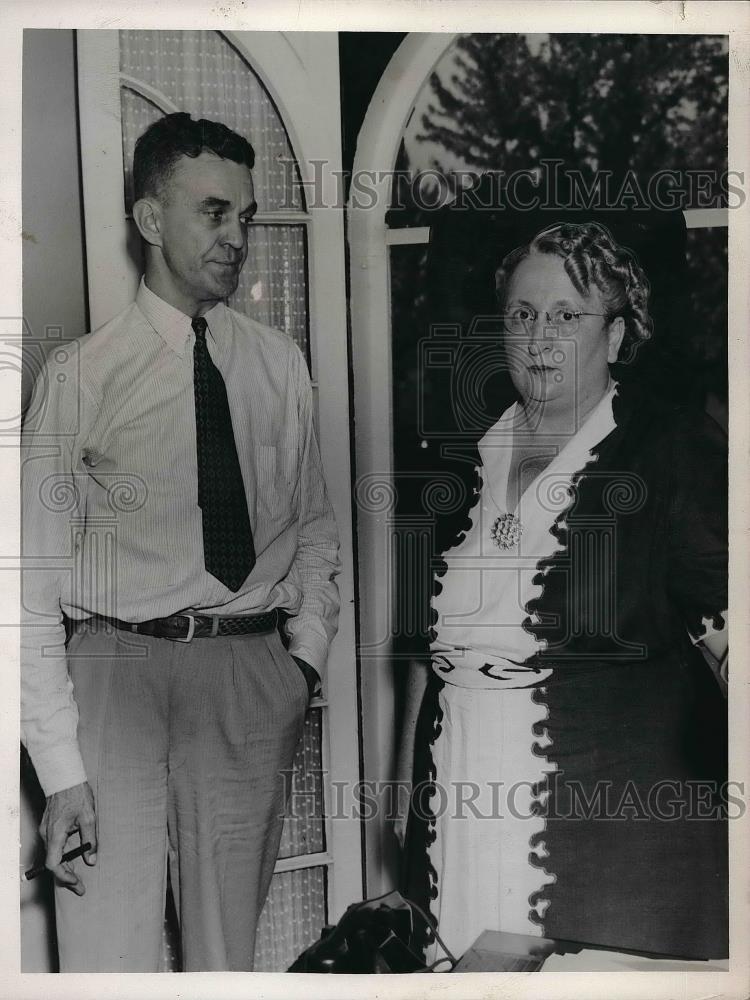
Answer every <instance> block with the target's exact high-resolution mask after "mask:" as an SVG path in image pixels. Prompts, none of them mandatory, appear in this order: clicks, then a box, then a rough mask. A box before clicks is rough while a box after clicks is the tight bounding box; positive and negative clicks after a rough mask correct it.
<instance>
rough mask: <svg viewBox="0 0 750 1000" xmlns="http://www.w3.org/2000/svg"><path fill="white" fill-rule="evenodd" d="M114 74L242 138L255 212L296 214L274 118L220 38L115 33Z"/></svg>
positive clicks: (292, 167) (255, 82) (288, 162)
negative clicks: (250, 164) (250, 154)
mask: <svg viewBox="0 0 750 1000" xmlns="http://www.w3.org/2000/svg"><path fill="white" fill-rule="evenodd" d="M120 71H121V72H122V73H125V74H127V75H128V76H131V77H133V78H135V79H136V80H138V81H141V82H143V83H145V84H147V85H149V86H150V87H153V88H154V89H155V90H157V91H159V92H160V93H161V94H163V95H164V96H165V97H166V98H167V99H168V100H169V101H170V102H171V103H172V105H173V106H174V107H176V108H178V109H179V110H180V111H188V112H189V113H190V114H191V115H192V116H193V117H194V118H208V119H210V120H212V121H219V122H223V124H225V125H227V126H228V127H229V128H231V129H234V130H235V131H236V132H239V134H240V135H244V136H245V137H246V138H247V139H248V140H249V141H250V143H251V144H252V145H253V147H254V149H255V154H256V160H255V168H254V170H253V178H254V181H255V198H256V201H257V202H258V208H259V210H260V211H261V212H269V211H273V210H282V209H283V210H285V211H291V210H293V209H301V208H303V200H302V188H301V185H300V179H299V171H298V169H297V165H296V162H295V161H294V157H293V154H292V148H291V146H290V144H289V139H288V137H287V134H286V130H285V128H284V125H283V123H282V121H281V118H280V117H279V113H278V111H277V110H276V108H275V106H274V104H273V101H272V100H271V98H270V97H269V95H268V93H267V92H266V89H265V87H264V86H263V84H262V83H261V81H260V80H259V79H258V77H257V76H256V74H255V73H254V72H253V70H252V69H251V68H250V66H249V65H248V64H247V62H245V60H244V59H243V58H242V56H241V55H240V54H239V53H238V52H237V51H236V50H235V49H234V48H233V47H232V45H231V44H230V43H229V42H228V41H227V40H226V38H224V36H223V35H222V34H221V33H220V32H218V31H139V30H134V31H121V32H120ZM124 152H125V153H127V152H128V150H127V149H124ZM131 157H132V151H131ZM126 162H130V161H129V159H128V157H127V156H126Z"/></svg>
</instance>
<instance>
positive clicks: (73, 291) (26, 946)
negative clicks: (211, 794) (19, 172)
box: [21, 29, 87, 972]
mask: <svg viewBox="0 0 750 1000" xmlns="http://www.w3.org/2000/svg"><path fill="white" fill-rule="evenodd" d="M75 88H76V71H75V32H73V31H67V30H59V31H56V30H28V29H27V30H26V31H24V40H23V97H22V102H23V234H24V241H23V311H24V318H25V320H26V324H27V327H26V333H27V336H28V337H29V343H30V344H33V343H34V342H42V343H43V342H44V340H45V329H46V328H47V327H50V326H55V327H61V328H62V333H61V335H62V336H63V337H77V336H80V335H81V334H82V333H85V332H86V329H87V316H86V285H85V265H84V246H83V228H82V216H81V196H80V171H79V166H78V126H77V113H76V89H75ZM33 356H34V352H33V351H32V352H29V354H28V357H30V358H31V357H33ZM30 372H31V366H28V365H27V366H26V368H25V370H24V380H23V392H24V402H26V401H27V399H28V393H29V391H30V388H31V374H30ZM43 805H44V799H43V796H42V795H41V791H40V789H39V787H38V785H37V783H36V779H35V778H34V775H33V771H31V769H30V768H29V767H24V768H23V769H22V778H21V863H22V864H23V866H24V867H29V866H30V865H31V864H32V863H33V862H34V861H35V860H36V859H37V858H38V857H39V852H40V851H41V843H40V840H39V837H38V835H37V826H38V823H39V820H40V818H41V814H40V810H41V808H43ZM50 895H51V885H50V881H49V878H48V877H45V876H43V877H42V878H40V879H37V881H36V882H33V883H24V884H23V886H22V890H21V952H22V953H21V963H22V969H23V971H24V972H48V971H51V970H52V969H53V968H54V963H55V951H54V946H53V944H52V928H53V921H52V912H51V905H50Z"/></svg>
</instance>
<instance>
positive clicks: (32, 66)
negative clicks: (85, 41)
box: [22, 29, 87, 392]
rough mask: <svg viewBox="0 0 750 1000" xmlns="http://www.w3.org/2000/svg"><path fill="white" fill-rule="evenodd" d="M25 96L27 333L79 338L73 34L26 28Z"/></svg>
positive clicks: (80, 252)
mask: <svg viewBox="0 0 750 1000" xmlns="http://www.w3.org/2000/svg"><path fill="white" fill-rule="evenodd" d="M22 101H23V133H22V135H23V236H24V240H23V311H24V318H25V320H26V323H27V324H28V326H27V331H28V332H29V333H30V335H31V336H32V337H33V338H34V339H35V340H43V339H45V328H46V327H49V326H56V327H61V328H62V331H63V332H62V336H64V337H78V336H80V335H81V334H82V333H85V332H86V328H87V316H86V283H85V282H86V278H85V265H84V245H83V223H82V215H81V194H80V190H81V189H80V170H79V165H78V124H77V109H76V73H75V32H74V31H67V30H46V29H45V30H29V29H27V30H26V31H24V39H23V98H22ZM27 381H28V379H27ZM28 389H29V386H28V385H26V384H25V385H24V390H25V391H27V392H28Z"/></svg>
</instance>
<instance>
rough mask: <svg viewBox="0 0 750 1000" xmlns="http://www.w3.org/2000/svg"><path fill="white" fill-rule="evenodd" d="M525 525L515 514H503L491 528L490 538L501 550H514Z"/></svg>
mask: <svg viewBox="0 0 750 1000" xmlns="http://www.w3.org/2000/svg"><path fill="white" fill-rule="evenodd" d="M522 531H523V525H522V524H521V520H520V518H518V517H516V515H515V514H501V515H500V517H496V518H495V520H494V522H493V525H492V527H491V528H490V537H491V538H492V541H493V542H494V543H495V545H497V547H498V548H499V549H512V548H513V546H514V545H517V544H518V540H519V538H520V537H521V533H522Z"/></svg>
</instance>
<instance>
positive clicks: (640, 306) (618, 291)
mask: <svg viewBox="0 0 750 1000" xmlns="http://www.w3.org/2000/svg"><path fill="white" fill-rule="evenodd" d="M533 253H547V254H554V255H555V256H557V257H560V258H562V261H563V264H564V267H565V271H566V273H567V275H568V277H569V278H570V280H571V282H572V283H573V285H574V287H575V289H576V291H577V292H578V293H579V295H588V294H589V289H590V288H591V286H592V285H594V286H595V287H596V288H597V289H598V290H599V292H600V293H601V296H602V302H603V304H604V308H605V310H606V319H607V322H608V323H610V322H611V321H612V320H613V319H615V317H617V316H622V318H623V320H624V321H625V335H624V337H623V341H622V345H621V347H620V360H621V361H629V360H631V358H632V356H633V354H634V351H635V348H636V347H637V346H638V344H640V343H641V342H642V341H644V340H648V339H649V338H650V337H651V334H652V331H653V323H652V320H651V316H650V315H649V312H648V297H649V292H650V285H649V282H648V278H647V277H646V275H645V273H644V271H643V269H642V267H641V266H640V264H639V263H638V260H637V258H636V256H635V254H634V253H633V252H632V251H631V250H628V249H627V247H623V246H620V245H619V244H618V243H616V242H615V240H614V239H613V237H612V234H611V233H610V232H609V230H608V229H607V228H606V227H605V226H602V225H601V224H600V223H598V222H586V223H583V224H577V223H558V224H556V225H554V226H549V227H548V228H547V229H543V230H542V231H541V232H540V233H537V235H536V236H535V237H534V238H533V239H532V240H531V241H530V242H529V243H527V244H526V245H525V246H522V247H518V248H517V249H515V250H512V251H511V252H510V253H509V254H508V255H507V256H506V257H505V258H504V260H503V262H502V264H501V265H500V267H499V268H498V269H497V271H496V272H495V288H496V291H497V295H498V299H499V302H500V307H501V309H502V308H503V304H504V300H505V295H506V291H507V287H508V282H509V281H510V278H511V275H512V274H513V272H514V271H515V269H516V268H517V267H518V265H519V264H520V263H521V261H522V260H524V259H525V258H526V257H528V256H530V255H531V254H533Z"/></svg>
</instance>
